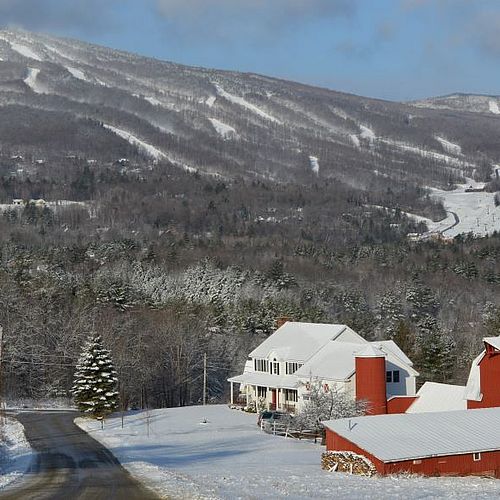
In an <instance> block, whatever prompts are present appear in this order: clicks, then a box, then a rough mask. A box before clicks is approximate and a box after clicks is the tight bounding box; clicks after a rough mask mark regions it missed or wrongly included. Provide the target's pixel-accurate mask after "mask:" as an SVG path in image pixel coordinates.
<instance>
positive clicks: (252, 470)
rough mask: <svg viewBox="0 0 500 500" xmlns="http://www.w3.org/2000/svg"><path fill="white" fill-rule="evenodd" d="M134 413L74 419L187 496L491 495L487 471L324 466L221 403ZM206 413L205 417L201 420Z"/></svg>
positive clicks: (142, 476) (136, 467)
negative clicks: (380, 472) (392, 473)
mask: <svg viewBox="0 0 500 500" xmlns="http://www.w3.org/2000/svg"><path fill="white" fill-rule="evenodd" d="M149 415H150V416H149V436H148V425H147V422H148V418H147V413H146V412H136V413H132V414H128V415H127V416H126V417H125V426H124V429H121V419H120V417H115V418H112V419H109V420H107V421H106V423H105V428H104V430H103V431H102V430H100V424H99V423H97V422H95V421H90V420H85V419H77V423H78V425H80V426H81V427H82V428H84V429H85V430H87V431H88V432H89V433H90V434H91V435H92V437H94V438H96V439H97V440H99V441H100V442H101V443H103V444H104V445H106V446H107V447H109V448H110V449H111V451H112V452H113V453H114V454H115V456H116V457H117V458H118V459H119V460H120V461H121V463H122V464H123V465H124V467H126V468H127V469H128V470H129V471H130V472H131V473H132V474H133V475H134V476H135V477H136V478H137V479H139V480H141V481H143V482H144V483H145V484H147V486H149V487H151V488H154V489H155V490H156V491H158V492H159V493H160V494H162V495H164V496H168V495H170V496H171V497H174V498H190V499H208V498H210V499H219V498H222V499H236V498H241V499H268V498H272V499H279V498H287V499H294V500H298V499H312V498H314V499H322V498H324V499H326V498H328V499H331V498H336V499H363V498H380V499H382V498H384V499H387V498H405V499H416V498H421V499H422V498H431V497H432V498H463V499H466V498H467V499H469V498H474V499H477V498H493V497H498V492H499V491H500V481H498V480H494V479H484V478H477V477H472V478H423V477H401V476H398V477H386V478H380V477H379V478H365V477H357V476H349V475H347V474H340V473H329V472H326V471H323V470H321V468H320V457H321V452H322V451H323V450H324V447H322V446H320V445H315V444H314V443H309V442H303V441H296V440H293V439H290V438H288V439H287V438H284V437H278V436H271V435H268V434H265V433H263V432H262V431H260V430H259V428H258V427H257V425H256V416H255V415H251V414H245V413H243V412H240V411H237V410H230V409H229V408H227V407H226V406H222V405H220V406H207V407H200V406H192V407H186V408H172V409H166V410H154V411H151V412H150V414H149ZM205 420H206V422H205Z"/></svg>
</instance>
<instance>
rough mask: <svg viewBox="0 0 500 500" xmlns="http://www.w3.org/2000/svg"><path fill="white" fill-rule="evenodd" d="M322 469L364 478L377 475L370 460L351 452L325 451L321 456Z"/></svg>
mask: <svg viewBox="0 0 500 500" xmlns="http://www.w3.org/2000/svg"><path fill="white" fill-rule="evenodd" d="M321 468H322V469H325V470H327V471H331V472H348V473H349V474H359V475H362V476H373V475H374V474H376V473H377V470H376V469H375V466H374V465H373V464H372V463H371V462H370V460H368V459H367V458H366V457H363V456H362V455H358V454H357V453H353V452H351V451H325V452H324V453H323V454H322V455H321Z"/></svg>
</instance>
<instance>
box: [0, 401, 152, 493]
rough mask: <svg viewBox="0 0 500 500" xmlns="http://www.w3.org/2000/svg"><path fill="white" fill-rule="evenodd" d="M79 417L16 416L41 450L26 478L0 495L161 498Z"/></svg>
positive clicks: (65, 414) (58, 414) (60, 414)
mask: <svg viewBox="0 0 500 500" xmlns="http://www.w3.org/2000/svg"><path fill="white" fill-rule="evenodd" d="M75 417H76V413H75V412H69V411H68V412H63V411H61V412H59V411H57V412H55V411H51V412H28V413H20V414H19V415H17V417H16V418H17V419H18V420H19V421H20V422H21V423H22V424H23V425H24V428H25V432H26V437H27V438H28V440H29V442H30V443H31V446H32V447H33V448H34V449H35V450H36V451H37V452H38V454H37V457H36V459H35V460H34V462H33V464H32V465H31V467H30V470H29V471H28V474H27V475H26V476H25V479H24V480H22V481H20V482H19V483H16V484H15V485H13V486H12V487H11V488H8V489H6V490H5V491H4V492H3V493H0V500H13V499H16V500H18V499H23V500H24V499H29V500H47V499H57V500H73V499H75V500H84V499H85V500H100V499H103V500H104V499H106V500H108V499H109V500H111V499H113V500H153V499H155V500H156V499H157V498H158V497H156V496H155V495H154V494H153V493H151V492H150V491H149V490H147V489H145V488H144V487H143V486H141V484H139V483H138V482H137V481H135V480H134V479H133V478H132V477H131V476H130V475H129V474H128V472H127V471H125V469H124V468H123V467H122V466H121V465H120V463H119V462H118V461H117V460H116V458H115V457H114V456H113V455H112V454H111V453H110V452H109V451H108V450H107V449H106V448H104V447H103V446H102V445H101V444H99V443H98V442H97V441H96V440H95V439H93V438H91V437H90V436H89V435H88V434H87V433H86V432H84V431H82V430H81V429H80V428H79V427H77V426H76V425H75V424H74V423H73V419H74V418H75Z"/></svg>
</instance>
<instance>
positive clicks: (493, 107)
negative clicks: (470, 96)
mask: <svg viewBox="0 0 500 500" xmlns="http://www.w3.org/2000/svg"><path fill="white" fill-rule="evenodd" d="M488 106H489V109H490V112H491V113H493V114H494V115H500V109H499V108H498V103H497V101H489V102H488Z"/></svg>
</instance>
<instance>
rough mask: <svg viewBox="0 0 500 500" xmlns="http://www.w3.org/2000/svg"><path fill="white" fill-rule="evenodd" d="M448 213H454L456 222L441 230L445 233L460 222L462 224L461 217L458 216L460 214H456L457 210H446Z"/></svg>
mask: <svg viewBox="0 0 500 500" xmlns="http://www.w3.org/2000/svg"><path fill="white" fill-rule="evenodd" d="M446 213H448V214H451V215H453V218H454V219H455V222H454V223H453V224H452V225H451V226H448V227H447V228H446V229H443V230H442V231H440V232H441V234H443V235H444V233H446V231H449V230H450V229H453V228H454V227H455V226H458V224H460V218H459V217H458V214H456V213H455V212H451V211H450V210H446Z"/></svg>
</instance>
